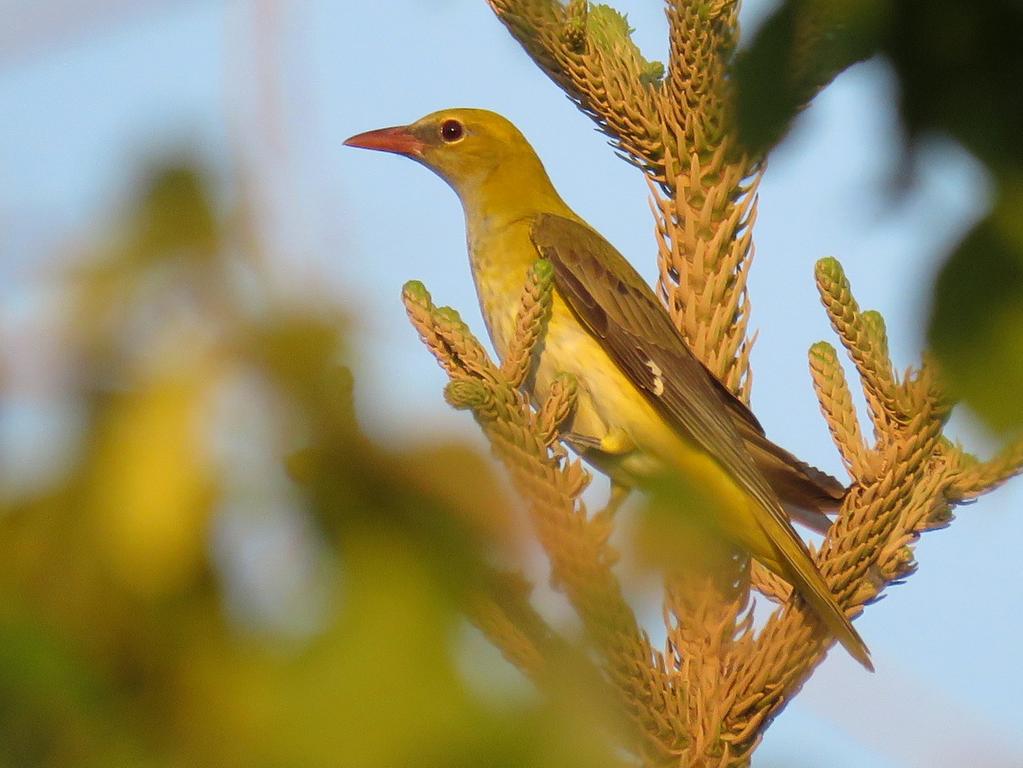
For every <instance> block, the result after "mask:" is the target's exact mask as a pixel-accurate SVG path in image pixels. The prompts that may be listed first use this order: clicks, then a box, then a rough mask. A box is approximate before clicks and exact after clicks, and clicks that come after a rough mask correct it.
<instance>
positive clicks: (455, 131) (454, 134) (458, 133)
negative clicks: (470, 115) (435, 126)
mask: <svg viewBox="0 0 1023 768" xmlns="http://www.w3.org/2000/svg"><path fill="white" fill-rule="evenodd" d="M464 133H465V129H464V128H463V127H462V124H461V123H460V122H458V121H457V120H445V121H444V124H443V125H442V126H441V127H440V135H441V138H442V139H444V141H458V140H459V139H460V138H462V134H464Z"/></svg>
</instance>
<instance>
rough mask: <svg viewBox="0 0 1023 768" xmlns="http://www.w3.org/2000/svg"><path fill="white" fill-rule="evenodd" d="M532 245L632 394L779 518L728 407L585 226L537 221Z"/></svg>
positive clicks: (649, 300) (635, 281)
mask: <svg viewBox="0 0 1023 768" xmlns="http://www.w3.org/2000/svg"><path fill="white" fill-rule="evenodd" d="M533 242H534V244H535V245H536V247H537V249H538V250H539V251H540V253H541V255H542V256H544V257H545V258H547V259H548V260H549V261H550V262H551V265H552V266H553V267H554V282H555V286H556V288H557V290H558V293H559V294H560V295H561V296H562V298H564V299H565V301H566V303H567V304H568V305H569V306H570V307H571V308H572V311H573V312H574V313H575V314H576V316H577V317H578V318H579V321H580V322H581V323H582V324H583V326H585V327H586V328H587V329H588V330H589V331H590V332H591V333H592V334H593V335H594V336H596V337H597V338H598V339H599V340H600V342H601V344H602V345H603V347H604V349H605V351H606V352H607V353H608V355H609V356H610V357H611V359H612V360H614V361H615V362H616V363H617V364H618V366H619V367H620V368H621V369H622V371H623V372H624V373H625V374H626V376H628V377H629V379H630V380H631V381H632V383H633V384H635V385H636V387H637V389H639V390H640V391H641V392H643V394H644V395H646V396H647V398H648V399H649V400H650V401H651V402H652V403H654V405H655V407H657V408H658V410H659V411H660V412H661V414H662V415H663V416H664V417H665V419H666V420H667V421H668V422H669V423H670V424H671V425H672V426H673V427H674V428H675V429H676V431H678V432H679V433H680V434H682V435H683V436H684V437H686V438H687V439H689V440H691V441H693V442H695V443H696V444H697V445H698V446H699V447H700V448H701V449H703V451H705V452H706V453H707V454H709V455H710V456H712V457H713V458H714V459H716V460H717V461H718V463H719V464H721V465H722V467H723V468H724V469H725V470H726V471H727V472H728V473H729V474H730V475H731V476H733V477H734V478H735V479H736V480H737V481H738V482H739V483H740V484H741V486H742V487H743V488H744V489H745V490H746V492H747V493H748V494H749V495H750V496H752V497H753V498H754V499H756V500H757V501H758V502H759V503H760V506H762V507H763V508H764V509H765V510H768V511H770V512H771V513H772V514H777V515H779V516H781V517H782V518H784V514H783V512H782V509H781V505H780V504H779V502H778V497H777V496H776V494H775V493H774V491H773V490H772V489H771V487H770V485H769V484H768V483H767V481H766V479H765V478H764V477H763V475H762V474H761V473H760V472H759V471H758V470H757V467H756V465H755V463H754V461H753V458H752V457H751V456H750V454H749V452H748V451H747V450H746V447H745V445H744V444H743V441H742V438H741V436H740V435H739V433H738V431H737V429H736V427H735V424H734V423H733V421H732V415H731V411H732V410H734V407H729V406H728V404H727V403H726V401H724V400H723V399H722V397H721V395H720V393H719V391H718V389H717V387H716V385H715V384H714V383H713V377H712V376H711V375H710V374H709V373H708V371H707V370H706V369H705V368H704V367H703V364H702V363H701V362H700V361H699V360H698V359H697V358H696V356H695V355H693V353H692V351H690V349H689V347H688V345H687V344H686V342H685V340H684V339H683V338H682V335H681V334H680V333H679V331H678V330H677V329H676V328H675V325H674V323H672V322H671V319H670V318H669V317H668V314H667V312H666V311H665V310H664V308H663V307H662V306H661V304H660V302H659V301H658V300H657V297H656V296H655V295H654V293H653V291H652V290H651V289H650V287H649V286H648V285H647V284H646V282H644V280H643V278H642V277H640V276H639V274H638V273H636V271H635V270H634V269H633V268H632V266H631V265H630V264H629V263H628V262H627V261H626V260H625V258H624V257H623V256H622V255H621V254H620V253H618V251H616V250H615V249H614V247H612V246H611V245H610V244H609V243H608V242H607V241H606V240H604V239H603V238H602V237H600V235H598V234H597V233H596V232H594V231H593V230H592V229H590V228H589V227H587V226H585V225H584V224H581V223H579V222H576V221H572V220H570V219H566V218H563V217H561V216H554V215H550V214H543V215H541V216H538V217H537V220H536V223H535V224H534V226H533ZM740 405H741V403H740ZM753 422H754V423H755V419H754V420H753ZM785 524H786V526H787V525H788V521H787V520H786V521H785Z"/></svg>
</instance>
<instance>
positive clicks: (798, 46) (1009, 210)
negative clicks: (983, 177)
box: [737, 0, 1023, 433]
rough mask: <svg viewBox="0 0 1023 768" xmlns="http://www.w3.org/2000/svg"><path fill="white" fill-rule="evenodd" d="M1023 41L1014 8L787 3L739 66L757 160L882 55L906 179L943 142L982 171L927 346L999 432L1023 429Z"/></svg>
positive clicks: (988, 1)
mask: <svg viewBox="0 0 1023 768" xmlns="http://www.w3.org/2000/svg"><path fill="white" fill-rule="evenodd" d="M1021 41H1023V5H1021V4H1020V3H1019V2H1016V1H1015V0H976V1H975V2H971V3H962V2H958V0H928V1H927V2H923V1H922V0H785V1H784V2H782V3H780V4H779V5H778V7H777V9H776V10H775V11H774V13H773V14H772V15H771V17H770V18H769V19H768V20H767V21H766V22H765V23H764V24H763V26H762V27H761V28H760V30H759V31H758V33H757V34H756V36H755V38H754V39H753V40H752V41H751V42H750V45H749V46H748V48H746V49H745V50H744V51H743V52H742V53H741V54H740V56H739V59H738V62H737V75H738V92H739V114H740V117H741V127H742V132H743V136H744V140H745V142H746V144H747V145H748V146H750V147H752V148H754V149H755V150H758V151H763V150H765V149H767V148H768V147H770V146H771V145H772V144H774V143H775V142H777V141H778V140H779V139H780V138H781V137H782V136H784V135H785V133H786V131H787V130H788V128H789V127H790V126H791V125H792V123H793V121H794V119H795V117H796V115H797V114H798V113H799V112H800V111H801V110H802V109H803V108H804V107H805V106H806V105H807V104H808V102H809V101H810V99H812V98H813V96H814V95H815V94H816V93H817V92H818V91H819V90H820V88H822V87H824V86H826V84H827V83H829V82H830V81H831V79H832V78H833V77H834V76H835V75H836V74H837V73H839V72H841V71H842V70H844V69H845V68H846V67H848V66H850V65H851V64H853V63H855V62H857V61H861V60H863V59H866V58H868V57H871V56H880V57H882V58H883V59H885V60H886V61H887V62H888V63H889V64H890V65H891V68H892V71H893V73H894V76H895V78H896V81H897V88H898V111H899V115H900V117H901V121H902V130H903V139H904V158H903V162H904V163H905V164H906V166H907V168H909V167H911V164H912V161H913V159H914V152H915V151H916V150H917V149H918V148H919V147H921V146H923V145H924V144H925V143H926V142H927V141H928V140H931V139H933V138H935V136H940V137H947V138H951V139H953V140H955V141H956V142H958V143H959V144H961V145H962V146H963V147H964V148H965V149H967V150H968V151H969V152H970V153H971V154H972V155H973V156H974V157H975V158H977V159H978V160H979V161H980V162H981V163H983V164H984V166H985V168H986V170H987V172H988V174H989V176H990V178H991V180H992V183H993V186H994V191H993V196H992V197H993V199H992V204H991V208H990V210H989V212H988V214H987V215H986V216H985V217H984V218H983V219H982V220H981V221H979V222H978V223H977V224H976V225H975V226H974V228H973V229H972V230H971V231H970V232H969V233H968V234H966V236H965V237H964V238H963V240H962V241H961V242H960V243H959V244H958V246H957V247H956V248H955V249H954V250H953V251H952V252H951V253H950V254H946V257H945V262H944V265H943V266H942V268H941V271H940V273H939V274H938V277H937V280H936V283H935V286H934V298H933V301H932V307H931V316H930V328H929V334H928V335H929V340H930V343H931V345H932V346H933V349H934V351H935V352H936V353H937V355H938V356H939V359H940V361H941V363H942V365H943V368H944V370H945V372H946V373H947V377H948V380H949V382H950V384H951V385H952V386H953V388H954V389H955V391H956V393H957V394H958V395H959V396H960V397H962V398H963V399H964V400H965V401H966V402H967V403H968V404H969V405H970V406H971V407H972V408H973V409H974V411H975V412H976V413H977V414H979V415H980V416H981V418H982V419H983V420H984V422H985V423H986V424H987V425H988V426H989V427H991V428H993V429H994V430H995V431H998V432H1003V433H1016V432H1018V431H1019V430H1020V429H1021V428H1023V397H1020V394H1021V393H1023V141H1021V139H1020V137H1023V90H1021V89H1020V87H1019V84H1020V83H1021V82H1023V44H1021ZM894 170H895V171H897V172H898V171H899V170H900V169H894ZM901 170H905V169H901ZM895 175H896V176H897V175H898V173H896V174H895Z"/></svg>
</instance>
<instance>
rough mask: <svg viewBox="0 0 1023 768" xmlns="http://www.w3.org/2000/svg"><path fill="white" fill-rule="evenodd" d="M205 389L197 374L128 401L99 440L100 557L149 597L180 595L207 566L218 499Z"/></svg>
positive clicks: (96, 508) (95, 495) (151, 387)
mask: <svg viewBox="0 0 1023 768" xmlns="http://www.w3.org/2000/svg"><path fill="white" fill-rule="evenodd" d="M204 384H205V382H204V379H203V378H202V377H201V376H195V375H194V374H193V375H192V376H191V377H190V378H180V379H175V378H167V379H163V380H157V381H153V382H151V383H149V384H148V385H147V386H145V387H144V388H142V389H139V390H138V391H136V392H132V393H129V394H126V395H123V396H121V397H119V398H117V399H115V401H114V402H113V403H112V404H111V406H110V408H109V411H108V413H107V416H106V422H105V424H104V425H103V426H102V429H101V431H100V433H99V435H98V436H97V440H96V445H95V454H96V458H95V470H94V475H93V478H92V483H93V484H92V511H93V513H94V514H95V522H96V535H97V537H98V544H99V549H100V551H101V553H102V554H103V555H104V556H105V558H106V559H107V563H108V565H109V567H110V569H111V571H112V574H113V576H114V577H115V578H117V579H118V580H120V581H121V582H123V584H124V585H125V586H126V587H128V588H129V589H130V590H134V591H136V592H138V593H140V594H143V595H156V594H161V593H166V592H168V591H172V590H175V589H177V588H180V587H181V586H183V585H184V584H185V583H187V582H188V581H189V580H190V579H192V578H193V577H194V576H195V575H196V573H197V572H198V571H199V570H200V568H201V567H202V564H203V562H204V557H205V547H206V531H207V522H208V519H209V515H210V509H211V505H212V501H213V495H214V494H213V488H214V484H213V478H212V476H211V471H210V468H209V467H208V466H207V465H206V462H205V457H204V455H203V445H202V440H201V438H202V432H201V429H200V427H201V424H200V422H199V417H200V415H201V410H200V406H201V404H202V399H203V395H204V393H205V389H204Z"/></svg>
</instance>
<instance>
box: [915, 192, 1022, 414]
mask: <svg viewBox="0 0 1023 768" xmlns="http://www.w3.org/2000/svg"><path fill="white" fill-rule="evenodd" d="M1017 189H1019V187H1017ZM1020 211H1023V195H1015V196H1007V197H1006V198H1003V201H1002V202H1000V203H999V205H998V206H997V207H996V209H995V211H994V212H993V213H992V214H991V215H990V216H988V217H987V218H986V219H984V220H983V221H982V222H980V223H979V224H978V225H977V226H976V227H974V229H973V230H972V231H971V232H970V234H969V235H967V237H966V239H965V240H964V241H963V242H962V243H961V244H960V245H959V247H958V248H957V249H956V251H955V253H954V254H953V255H952V257H951V258H950V259H949V260H948V262H947V263H946V264H945V266H944V267H943V268H942V270H941V273H940V274H939V276H938V281H937V284H936V286H935V298H934V306H933V308H932V310H931V319H930V328H929V339H930V343H931V345H932V346H933V347H934V350H935V352H936V354H937V355H938V357H939V359H940V360H941V363H942V368H943V370H944V371H945V374H946V376H947V378H948V380H949V383H950V384H951V386H952V387H953V389H954V391H955V393H956V394H957V395H958V396H959V397H961V398H963V399H965V400H966V402H967V403H968V404H969V405H970V406H972V407H973V409H974V410H975V411H976V412H977V413H978V414H979V415H980V416H981V417H982V418H983V419H984V421H985V422H986V423H987V424H988V426H990V427H992V428H993V429H995V430H997V431H1000V432H1008V431H1011V430H1014V429H1019V428H1021V427H1023V397H1021V396H1020V395H1021V393H1023V232H1021V227H1020V218H1019V215H1020Z"/></svg>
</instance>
